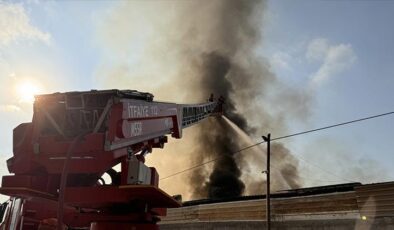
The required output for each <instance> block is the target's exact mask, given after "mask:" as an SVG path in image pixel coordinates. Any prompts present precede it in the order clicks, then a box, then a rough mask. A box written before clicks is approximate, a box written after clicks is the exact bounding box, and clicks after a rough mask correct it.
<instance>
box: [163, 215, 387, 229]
mask: <svg viewBox="0 0 394 230" xmlns="http://www.w3.org/2000/svg"><path fill="white" fill-rule="evenodd" d="M160 229H161V230H238V229H242V230H250V229H261V230H264V229H266V228H265V222H264V221H221V222H191V223H172V224H160ZM271 229H272V230H282V229H284V230H373V229H378V230H394V218H392V217H390V218H378V219H375V220H367V221H363V220H354V219H341V220H298V221H285V222H273V223H272V228H271Z"/></svg>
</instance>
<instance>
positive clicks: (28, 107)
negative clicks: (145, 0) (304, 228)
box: [0, 0, 394, 186]
mask: <svg viewBox="0 0 394 230" xmlns="http://www.w3.org/2000/svg"><path fill="white" fill-rule="evenodd" d="M158 3H160V4H166V3H165V1H163V2H158ZM119 4H122V2H121V1H119V2H118V1H60V2H52V1H42V2H41V1H26V2H18V1H0V81H1V84H0V116H1V120H0V128H1V130H2V131H1V133H0V138H1V140H2V141H1V145H0V156H1V158H0V160H2V161H3V162H4V161H5V159H7V158H8V157H10V156H11V153H12V129H13V128H14V127H15V126H16V125H18V124H19V123H22V122H27V121H30V120H31V116H32V102H31V93H32V92H34V93H50V92H56V91H70V90H74V91H75V90H90V89H104V88H108V87H109V88H113V87H119V88H130V89H136V90H144V88H143V87H144V85H147V84H155V82H150V81H149V77H144V79H145V83H144V82H137V79H138V81H140V80H141V79H140V78H134V77H135V76H133V75H130V76H129V77H130V79H129V85H124V84H116V82H115V83H113V84H111V85H106V84H105V82H106V81H103V80H102V76H103V74H104V75H105V74H106V73H105V72H102V68H103V66H110V65H116V63H117V62H118V61H119V60H122V61H127V63H128V64H129V65H131V66H132V65H133V63H135V70H133V71H134V72H135V73H138V74H139V75H142V76H149V74H154V73H155V70H156V69H155V68H156V63H157V62H158V61H159V60H160V59H159V58H158V59H156V60H152V64H151V65H152V66H151V71H152V72H150V73H141V72H142V71H143V70H146V69H147V68H141V67H140V66H139V65H138V64H139V58H140V56H142V55H143V52H144V49H143V48H142V47H144V46H146V45H147V44H146V41H145V37H144V36H143V35H135V34H127V33H128V32H127V31H126V32H125V34H111V35H110V37H102V36H103V34H102V32H101V31H102V28H101V27H102V26H103V24H106V25H108V24H110V23H111V21H110V19H111V17H109V16H110V15H111V14H112V13H113V12H112V10H113V9H114V8H116V7H117V6H118V5H119ZM392 12H394V1H357V0H349V1H346V0H322V1H316V0H309V1H307V0H298V1H293V0H287V1H285V0H282V1H279V0H275V1H268V2H267V8H266V12H265V14H264V18H261V28H262V33H263V39H262V41H261V45H260V48H259V49H258V50H256V52H257V53H258V55H260V56H263V57H265V58H266V60H267V61H268V63H269V64H270V68H271V70H272V71H273V72H274V73H275V74H276V75H277V76H278V77H279V79H280V80H281V81H283V82H285V83H286V84H288V85H291V86H293V87H295V88H298V89H300V90H305V92H308V93H309V94H310V95H312V98H313V100H312V102H311V105H310V106H311V112H310V115H309V116H308V117H306V118H305V119H304V120H303V121H300V120H299V119H297V120H294V122H289V128H288V130H286V132H287V133H275V131H270V130H267V132H272V133H273V136H278V135H285V134H289V133H294V132H299V131H303V130H307V129H312V128H318V127H321V126H326V125H330V124H334V123H337V122H343V121H348V120H352V119H357V118H362V117H366V116H370V115H375V114H379V113H385V112H390V111H394V102H393V88H394V27H393V26H392V22H393V21H394V14H393V13H392ZM149 19H150V15H143V16H141V14H138V4H136V10H135V11H132V12H130V17H129V18H125V19H124V20H123V21H122V23H125V25H127V24H128V23H130V26H132V25H135V24H140V25H141V27H139V29H141V30H146V31H144V33H142V34H149V33H150V31H149V30H148V29H146V28H145V27H144V26H143V25H145V23H147V24H149V23H150V21H149ZM120 20H122V19H120ZM127 20H133V23H131V22H130V21H127ZM111 36H113V37H111ZM127 36H130V41H133V43H132V44H130V45H129V46H128V47H125V48H124V49H125V50H121V51H122V52H121V51H119V52H116V53H113V52H111V50H113V49H117V48H118V49H123V48H122V47H121V48H119V47H112V48H113V49H109V48H108V47H106V43H105V40H106V39H107V40H108V39H112V38H113V39H115V40H116V39H123V40H124V39H128V37H127ZM132 36H136V37H132ZM157 39H160V38H157ZM126 41H127V40H126ZM122 53H126V54H125V55H124V56H122V55H119V54H122ZM162 61H165V59H163V60H162ZM133 71H129V72H130V73H133ZM162 74H163V75H165V74H166V73H162ZM136 86H137V87H136ZM139 87H141V88H142V89H141V88H139ZM151 93H153V94H155V93H156V94H157V93H158V92H151ZM157 99H160V98H157ZM257 101H258V99H257ZM185 103H186V102H185ZM251 103H253V99H251ZM256 103H257V102H256ZM259 103H262V102H259ZM278 106H280V105H278ZM393 130H394V115H393V116H388V117H383V118H378V119H374V120H370V121H365V122H362V123H356V124H352V125H349V126H346V127H340V128H335V129H332V130H327V131H322V132H319V133H314V134H308V135H303V136H299V137H294V138H292V139H287V140H284V142H286V143H288V145H289V146H290V147H291V149H292V150H293V152H294V154H295V155H296V157H299V158H300V159H303V160H300V162H299V163H300V167H301V171H302V174H301V176H302V177H303V179H305V182H306V183H305V185H306V186H308V185H317V184H327V183H341V182H347V181H362V182H379V181H386V180H394V169H393V167H392V163H393V162H394V153H393V147H394V143H393V134H392V131H393ZM256 141H260V140H258V139H256ZM178 143H181V142H178ZM0 172H1V174H4V173H6V172H7V170H6V168H5V164H4V163H2V166H1V168H0Z"/></svg>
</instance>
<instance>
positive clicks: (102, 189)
mask: <svg viewBox="0 0 394 230" xmlns="http://www.w3.org/2000/svg"><path fill="white" fill-rule="evenodd" d="M223 104H224V100H223V98H221V97H220V98H218V99H214V98H213V95H211V97H210V98H209V99H208V100H207V101H206V102H204V103H201V104H174V103H165V102H156V101H153V95H152V94H150V93H143V92H138V91H134V90H99V91H97V90H92V91H85V92H66V93H53V94H46V95H38V96H36V97H35V102H34V107H33V108H34V114H33V119H32V122H29V123H23V124H20V125H19V126H17V127H16V128H15V129H14V130H13V156H12V157H11V158H10V159H8V160H7V167H8V170H9V172H10V173H12V175H7V176H3V178H2V185H1V187H0V193H1V194H4V195H8V196H10V199H9V200H8V201H7V202H5V203H4V204H3V205H1V207H0V214H2V215H0V217H2V223H1V225H0V229H6V230H17V229H18V230H20V229H21V230H36V229H51V227H52V229H66V228H67V229H89V230H108V229H118V230H125V229H133V230H139V229H147V230H153V229H159V227H158V225H157V223H158V222H159V221H160V216H165V215H166V209H167V208H175V207H179V206H180V203H179V202H178V201H177V200H176V199H174V198H173V197H171V196H170V195H168V194H167V193H165V192H164V191H162V190H161V189H160V188H159V187H158V184H159V175H158V173H157V171H156V169H155V168H153V167H148V166H146V165H145V164H144V162H145V155H146V154H147V153H149V152H152V149H153V148H163V147H164V144H165V143H166V142H167V137H168V136H169V135H171V136H172V137H174V138H181V137H182V130H183V129H184V128H186V127H189V126H191V125H194V124H197V123H199V122H200V121H202V120H204V119H206V118H208V117H210V116H221V115H222V112H223ZM169 164H170V163H169ZM116 165H120V171H119V170H118V171H117V170H115V169H114V166H116ZM104 174H108V175H109V177H110V178H111V182H110V183H109V182H106V181H105V180H104V179H103V175H104Z"/></svg>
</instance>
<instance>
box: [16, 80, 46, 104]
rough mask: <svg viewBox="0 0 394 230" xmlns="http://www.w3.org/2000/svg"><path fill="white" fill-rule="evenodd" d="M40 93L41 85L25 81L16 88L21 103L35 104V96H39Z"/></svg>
mask: <svg viewBox="0 0 394 230" xmlns="http://www.w3.org/2000/svg"><path fill="white" fill-rule="evenodd" d="M40 91H41V88H40V87H39V85H38V84H36V83H34V82H31V81H23V82H21V83H19V84H18V85H17V87H16V93H17V94H18V95H17V96H18V98H19V102H21V103H33V102H34V95H36V94H39V93H40Z"/></svg>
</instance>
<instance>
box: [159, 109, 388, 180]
mask: <svg viewBox="0 0 394 230" xmlns="http://www.w3.org/2000/svg"><path fill="white" fill-rule="evenodd" d="M392 114H394V111H392V112H387V113H381V114H378V115H373V116H369V117H364V118H360V119H356V120H351V121H346V122H341V123H337V124H334V125H329V126H324V127H321V128H316V129H311V130H307V131H302V132H298V133H293V134H289V135H285V136H281V137H275V138H272V139H271V141H277V140H281V139H286V138H289V137H294V136H300V135H304V134H308V133H313V132H317V131H322V130H325V129H331V128H335V127H338V126H343V125H349V124H352V123H356V122H360V121H365V120H370V119H374V118H378V117H383V116H388V115H392ZM264 143H266V141H261V142H257V143H256V144H253V145H249V146H246V147H245V148H241V149H239V150H237V151H235V152H232V153H231V155H234V154H237V153H240V152H242V151H245V150H247V149H250V148H253V147H255V146H258V145H261V144H264ZM218 159H220V157H217V158H214V159H212V160H209V161H206V162H203V163H201V164H198V165H194V166H192V167H190V168H187V169H184V170H182V171H179V172H176V173H174V174H171V175H168V176H166V177H163V178H161V179H160V180H165V179H168V178H170V177H173V176H176V175H179V174H181V173H184V172H187V171H190V170H193V169H196V168H199V167H202V166H204V165H206V164H209V163H212V162H214V161H217V160H218ZM304 161H305V160H304ZM305 162H306V161H305ZM316 167H317V166H316ZM318 168H320V167H318ZM320 169H321V170H323V169H322V168H320ZM323 171H324V170H323ZM330 174H332V173H330ZM332 175H334V174H332ZM347 181H350V180H347Z"/></svg>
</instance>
